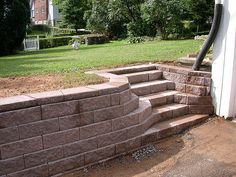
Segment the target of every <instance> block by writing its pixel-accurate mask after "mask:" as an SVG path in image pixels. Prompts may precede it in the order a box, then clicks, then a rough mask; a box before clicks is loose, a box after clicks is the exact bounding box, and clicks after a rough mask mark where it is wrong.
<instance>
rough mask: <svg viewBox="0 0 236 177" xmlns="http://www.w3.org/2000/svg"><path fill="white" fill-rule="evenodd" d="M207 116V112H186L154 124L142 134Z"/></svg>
mask: <svg viewBox="0 0 236 177" xmlns="http://www.w3.org/2000/svg"><path fill="white" fill-rule="evenodd" d="M208 117H209V115H208V114H188V115H184V116H180V117H177V118H174V119H170V120H167V121H163V122H160V123H156V124H154V125H153V126H152V127H150V128H149V129H148V130H147V131H146V132H145V133H144V135H147V134H151V133H154V132H160V131H163V130H166V129H169V128H172V127H176V126H178V125H181V124H186V123H190V122H193V121H195V120H198V119H204V118H208Z"/></svg>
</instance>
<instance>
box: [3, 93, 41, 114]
mask: <svg viewBox="0 0 236 177" xmlns="http://www.w3.org/2000/svg"><path fill="white" fill-rule="evenodd" d="M32 106H37V101H36V100H35V99H33V98H31V97H28V96H25V95H21V96H14V97H8V98H2V99H0V112H3V111H11V110H16V109H22V108H28V107H32Z"/></svg>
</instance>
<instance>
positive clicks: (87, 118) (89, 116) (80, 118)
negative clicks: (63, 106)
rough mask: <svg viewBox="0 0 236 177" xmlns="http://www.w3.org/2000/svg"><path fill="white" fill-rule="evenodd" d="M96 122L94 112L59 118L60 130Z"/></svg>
mask: <svg viewBox="0 0 236 177" xmlns="http://www.w3.org/2000/svg"><path fill="white" fill-rule="evenodd" d="M93 122H94V113H93V112H86V113H81V114H76V115H71V116H65V117H60V118H59V124H60V130H67V129H71V128H76V127H81V126H85V125H89V124H92V123H93Z"/></svg>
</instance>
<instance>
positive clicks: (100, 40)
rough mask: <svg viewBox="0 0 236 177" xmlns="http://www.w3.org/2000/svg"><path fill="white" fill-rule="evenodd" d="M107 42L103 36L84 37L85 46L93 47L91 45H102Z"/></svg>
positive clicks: (107, 38) (107, 39)
mask: <svg viewBox="0 0 236 177" xmlns="http://www.w3.org/2000/svg"><path fill="white" fill-rule="evenodd" d="M107 42H109V37H107V36H103V35H97V36H85V44H86V45H93V44H104V43H107Z"/></svg>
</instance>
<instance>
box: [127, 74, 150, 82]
mask: <svg viewBox="0 0 236 177" xmlns="http://www.w3.org/2000/svg"><path fill="white" fill-rule="evenodd" d="M128 79H129V82H130V83H131V84H133V83H139V82H145V81H148V73H145V74H136V75H134V74H132V75H131V74H130V75H128Z"/></svg>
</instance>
